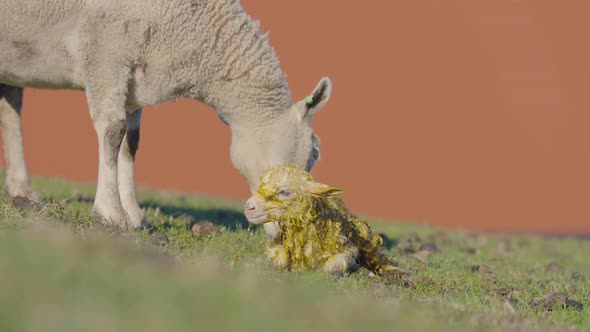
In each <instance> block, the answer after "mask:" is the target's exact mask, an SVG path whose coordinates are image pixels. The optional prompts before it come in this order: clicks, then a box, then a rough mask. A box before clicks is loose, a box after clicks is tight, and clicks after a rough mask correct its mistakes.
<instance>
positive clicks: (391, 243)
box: [379, 233, 399, 250]
mask: <svg viewBox="0 0 590 332" xmlns="http://www.w3.org/2000/svg"><path fill="white" fill-rule="evenodd" d="M379 236H381V238H382V239H383V247H384V248H385V249H387V250H391V248H393V247H396V246H397V245H398V243H399V239H394V238H391V237H389V236H387V234H385V233H379Z"/></svg>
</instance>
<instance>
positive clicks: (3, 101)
mask: <svg viewBox="0 0 590 332" xmlns="http://www.w3.org/2000/svg"><path fill="white" fill-rule="evenodd" d="M22 103H23V89H22V88H15V87H11V86H7V85H2V84H0V126H1V127H2V140H3V141H4V160H5V161H6V181H5V184H4V189H5V190H6V192H7V193H8V195H9V196H10V197H11V198H13V197H17V196H22V197H26V198H28V199H29V200H32V201H36V202H38V201H39V194H37V193H36V192H35V191H34V190H33V188H32V187H31V180H30V179H29V172H28V171H27V165H26V163H25V153H24V147H23V137H22V132H21V110H22Z"/></svg>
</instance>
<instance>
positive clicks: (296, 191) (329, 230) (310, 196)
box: [244, 165, 400, 275]
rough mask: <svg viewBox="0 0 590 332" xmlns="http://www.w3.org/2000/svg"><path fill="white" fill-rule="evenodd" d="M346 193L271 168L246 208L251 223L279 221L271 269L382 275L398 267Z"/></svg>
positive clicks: (289, 168) (300, 172)
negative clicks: (355, 212)
mask: <svg viewBox="0 0 590 332" xmlns="http://www.w3.org/2000/svg"><path fill="white" fill-rule="evenodd" d="M341 194H342V191H341V190H339V189H336V188H332V187H330V186H327V185H325V184H321V183H318V182H315V181H314V179H313V178H312V177H311V176H310V175H309V174H308V173H307V172H305V171H303V170H301V169H299V168H297V167H295V166H290V165H288V166H280V167H276V168H273V169H271V170H269V171H267V172H266V173H264V175H263V176H262V178H261V183H260V186H259V188H258V192H257V193H255V194H254V195H253V196H252V197H251V198H250V199H248V202H247V203H246V205H245V208H244V211H245V215H246V217H247V218H248V221H250V222H251V223H254V224H263V223H267V222H277V223H278V225H279V230H280V231H279V233H278V234H277V236H276V237H274V239H271V240H270V243H269V246H268V249H267V252H266V255H267V259H268V261H269V262H270V264H271V265H273V266H276V267H279V268H288V269H291V270H323V271H326V272H329V273H332V274H341V273H344V272H347V271H350V270H351V269H352V268H354V267H356V266H362V267H365V268H367V269H368V270H370V271H373V272H375V273H377V274H379V275H382V274H384V273H385V272H393V271H397V272H399V271H400V269H399V268H397V267H395V266H394V263H393V262H392V261H391V260H390V259H389V258H388V257H387V256H386V255H385V254H384V253H383V252H382V251H381V246H382V244H383V239H382V238H381V237H380V236H379V235H375V234H373V233H372V231H371V229H370V228H369V225H367V223H366V222H365V221H364V220H363V219H361V218H358V217H356V216H354V215H353V214H352V213H350V212H349V211H348V209H346V207H345V206H344V203H343V202H342V200H341V198H340V195H341Z"/></svg>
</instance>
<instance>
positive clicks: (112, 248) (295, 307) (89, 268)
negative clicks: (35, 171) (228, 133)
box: [0, 179, 590, 331]
mask: <svg viewBox="0 0 590 332" xmlns="http://www.w3.org/2000/svg"><path fill="white" fill-rule="evenodd" d="M34 185H35V187H36V188H37V189H38V190H39V191H40V192H41V194H42V196H43V199H44V203H43V205H42V209H41V210H40V211H36V212H33V211H23V210H18V209H16V208H14V207H13V206H12V205H11V203H10V201H9V199H8V198H7V197H6V196H5V195H4V194H1V195H0V331H140V330H141V331H195V330H200V329H208V328H211V329H214V330H223V331H225V330H245V331H249V330H252V331H254V330H255V331H279V330H280V331H324V330H339V331H358V330H402V331H415V330H428V331H439V330H440V331H446V330H461V331H464V330H466V331H469V330H478V331H480V330H502V331H505V330H508V331H522V330H536V329H542V330H555V331H564V330H573V331H575V330H582V331H583V330H589V331H590V311H589V309H588V308H589V307H590V287H589V284H588V283H589V280H590V258H589V255H590V241H584V240H576V239H550V238H543V237H538V236H524V235H511V236H508V235H498V234H485V233H473V232H465V231H446V230H440V229H437V228H433V227H428V226H417V225H411V224H402V223H385V222H376V221H375V222H370V224H371V225H372V227H373V228H374V229H375V230H377V231H378V232H380V233H383V234H384V235H385V236H386V247H387V250H388V251H389V252H390V254H391V255H392V256H393V257H394V258H395V259H396V260H397V261H398V262H399V264H400V266H401V267H402V268H403V269H404V270H407V271H409V272H410V273H411V274H412V278H413V282H414V285H413V286H411V287H403V286H398V285H389V284H386V283H384V282H382V281H381V280H380V279H379V278H378V277H375V276H372V275H371V274H369V273H367V272H365V271H358V272H356V273H351V274H349V275H346V276H344V277H343V278H333V277H331V276H329V275H326V274H324V273H320V272H318V273H311V272H310V273H294V272H287V271H276V270H274V269H272V268H271V267H269V266H268V265H267V264H266V263H265V261H264V259H263V252H264V248H265V235H264V233H263V232H262V230H261V229H259V228H254V227H252V228H250V227H249V225H248V224H247V222H246V221H245V219H244V217H243V215H242V211H241V203H239V202H234V201H228V200H222V199H214V198H209V197H202V196H194V195H181V194H174V193H154V192H149V191H140V193H139V200H140V203H141V204H142V207H144V208H145V210H146V212H147V213H146V214H147V217H148V219H149V220H150V223H151V228H150V229H149V230H142V231H132V232H128V231H118V230H107V231H105V230H104V229H103V228H102V227H99V225H97V224H96V223H95V222H94V221H93V218H92V214H91V208H92V195H93V194H94V187H93V186H91V185H84V184H77V183H71V182H66V181H62V180H57V179H36V180H35V181H34ZM199 220H208V221H210V222H212V223H214V224H216V225H218V226H219V227H220V232H219V233H218V234H216V235H214V236H196V235H194V234H193V232H191V226H192V225H193V224H194V223H196V222H198V221H199ZM154 234H156V235H158V236H159V237H160V238H162V236H161V235H162V234H163V235H165V237H166V239H167V241H164V242H162V241H158V245H154V244H153V243H155V242H154V236H155V235H154ZM165 242H167V244H165V245H164V246H161V245H159V244H162V243H165ZM420 248H423V249H429V250H420ZM552 293H565V294H567V297H568V298H569V301H568V302H567V304H562V303H557V304H555V305H554V306H553V307H551V310H549V309H547V308H544V307H535V306H533V305H532V303H533V301H534V300H535V299H538V298H540V297H542V296H545V295H548V294H552ZM572 301H575V302H572ZM578 303H579V304H581V305H582V306H583V308H582V309H581V310H579V309H580V308H579V307H576V306H577V305H578Z"/></svg>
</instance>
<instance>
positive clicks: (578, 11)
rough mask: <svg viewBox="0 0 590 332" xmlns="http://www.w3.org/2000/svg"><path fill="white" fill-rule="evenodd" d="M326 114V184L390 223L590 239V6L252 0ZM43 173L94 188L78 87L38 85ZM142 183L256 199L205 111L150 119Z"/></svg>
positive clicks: (31, 152)
mask: <svg viewBox="0 0 590 332" xmlns="http://www.w3.org/2000/svg"><path fill="white" fill-rule="evenodd" d="M243 3H244V6H245V7H246V8H247V10H248V11H249V13H250V14H251V15H252V16H253V17H256V18H258V19H260V20H261V22H262V27H263V30H265V31H267V30H270V31H271V34H270V37H271V43H272V45H273V46H274V47H275V49H276V50H277V52H278V54H279V56H280V58H281V65H282V68H283V70H284V71H285V72H286V74H287V75H288V80H289V84H290V87H291V89H292V93H293V96H294V98H296V99H300V98H303V97H304V96H305V95H306V94H307V93H309V92H310V91H311V89H312V88H313V87H314V86H315V84H316V83H317V81H318V80H319V78H320V77H321V76H323V75H328V76H330V77H331V78H332V80H333V83H334V90H333V96H332V100H331V102H330V104H329V105H328V106H327V107H326V108H325V109H324V110H322V111H321V112H320V113H319V114H318V116H316V119H315V123H314V128H315V130H316V132H317V133H318V134H319V135H320V136H321V138H322V160H321V161H320V163H319V164H318V166H317V167H316V169H315V170H314V174H315V176H316V177H317V178H319V179H320V180H322V181H324V182H326V183H329V184H332V185H335V186H339V187H341V188H343V189H345V190H346V193H345V199H346V201H347V203H348V205H349V207H350V208H351V209H352V210H353V211H355V212H358V213H362V214H366V215H371V216H379V217H383V218H388V219H397V220H406V221H415V222H424V223H433V224H438V225H445V226H451V227H467V228H477V229H490V230H519V231H522V230H528V231H542V232H559V233H582V232H584V233H589V232H590V204H589V203H590V130H589V127H590V98H589V96H590V93H589V91H588V90H589V88H590V42H589V39H588V36H589V35H588V34H589V32H590V20H588V15H587V14H588V13H589V12H590V2H588V1H583V0H579V1H575V0H570V1H555V0H551V1H542V0H520V1H514V0H505V1H499V0H497V1H489V0H481V1H477V2H474V1H468V0H464V1H452V0H448V1H424V0H420V1H419V0H404V1H393V0H392V1H377V0H371V1H350V2H348V1H335V0H330V1H328V0H322V1H311V0H300V1H254V0H248V1H245V0H244V1H243ZM24 122H25V123H24V131H25V142H26V152H27V159H28V163H29V167H30V170H31V172H32V174H34V175H45V176H47V175H57V176H65V177H68V178H72V179H80V180H92V181H95V178H96V171H97V144H96V138H95V135H94V131H93V129H92V126H91V122H90V119H89V116H88V112H87V107H86V104H85V100H84V96H83V94H82V93H80V92H56V91H37V90H27V92H26V99H25V113H24ZM137 161H138V164H137V177H138V182H139V184H141V185H145V186H152V187H158V188H168V189H179V190H184V191H192V192H202V193H209V194H215V195H225V196H231V197H238V198H245V197H246V196H247V195H248V190H247V186H246V183H245V181H244V180H243V179H242V178H241V177H240V176H239V175H238V173H237V172H236V171H235V170H234V169H233V166H232V165H231V162H230V160H229V129H228V128H227V127H225V126H224V125H223V124H221V122H220V121H219V120H218V119H217V117H216V115H215V113H214V112H212V111H211V110H209V109H207V108H206V107H204V106H203V105H200V104H198V103H197V102H194V101H180V102H175V103H169V104H166V105H162V106H160V107H156V108H148V109H147V110H146V111H145V112H144V119H143V127H142V137H141V144H140V150H139V153H138V158H137Z"/></svg>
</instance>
